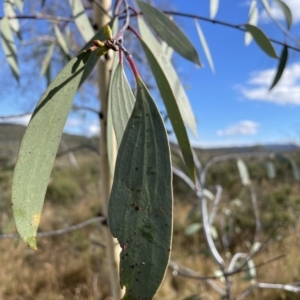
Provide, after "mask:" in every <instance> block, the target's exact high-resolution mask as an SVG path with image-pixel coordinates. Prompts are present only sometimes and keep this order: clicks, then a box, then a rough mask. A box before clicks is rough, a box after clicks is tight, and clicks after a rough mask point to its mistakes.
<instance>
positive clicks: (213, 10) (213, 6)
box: [210, 0, 219, 19]
mask: <svg viewBox="0 0 300 300" xmlns="http://www.w3.org/2000/svg"><path fill="white" fill-rule="evenodd" d="M218 8H219V0H210V18H211V19H214V18H215V16H216V14H217V12H218Z"/></svg>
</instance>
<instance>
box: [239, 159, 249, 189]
mask: <svg viewBox="0 0 300 300" xmlns="http://www.w3.org/2000/svg"><path fill="white" fill-rule="evenodd" d="M237 166H238V169H239V173H240V177H241V180H242V183H243V185H245V186H247V185H249V184H250V178H249V173H248V169H247V166H246V164H245V163H244V162H243V161H242V160H241V159H238V161H237Z"/></svg>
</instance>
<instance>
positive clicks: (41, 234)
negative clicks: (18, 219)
mask: <svg viewBox="0 0 300 300" xmlns="http://www.w3.org/2000/svg"><path fill="white" fill-rule="evenodd" d="M105 220H106V218H105V217H96V218H92V219H89V220H86V221H84V222H82V223H79V224H77V225H73V226H69V227H66V228H62V229H58V230H52V231H46V232H38V233H37V234H36V236H37V237H49V236H54V235H61V234H65V233H69V232H72V231H75V230H78V229H81V228H83V227H86V226H88V225H91V224H93V223H98V224H101V222H104V221H105ZM19 237H20V236H19V234H18V233H13V234H1V235H0V239H14V238H19Z"/></svg>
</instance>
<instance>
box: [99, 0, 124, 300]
mask: <svg viewBox="0 0 300 300" xmlns="http://www.w3.org/2000/svg"><path fill="white" fill-rule="evenodd" d="M98 1H99V2H101V3H102V5H103V7H104V8H105V9H106V10H107V11H109V9H110V7H111V0H98ZM109 21H110V19H109V17H108V16H107V15H106V14H105V13H103V11H102V10H101V9H100V8H99V6H97V5H95V4H94V23H95V24H96V25H97V27H98V29H100V28H102V27H103V26H104V25H105V24H107V23H108V22H109ZM111 68H112V59H110V60H108V61H104V60H100V61H99V63H98V86H99V100H100V105H101V113H102V114H101V119H100V128H101V133H100V154H101V163H100V176H101V177H100V188H101V190H100V194H101V206H102V212H103V214H104V215H105V216H106V217H107V207H108V200H109V195H110V190H111V185H112V178H111V175H110V169H109V162H108V152H107V108H108V90H109V81H110V74H111ZM103 227H104V228H103V230H104V236H105V243H106V261H107V271H108V273H109V282H110V289H111V294H112V296H113V299H114V300H119V299H120V298H121V295H122V293H121V289H120V284H119V253H120V247H119V245H118V243H117V241H116V240H115V239H114V238H113V237H112V235H111V233H110V230H109V228H108V227H107V226H103Z"/></svg>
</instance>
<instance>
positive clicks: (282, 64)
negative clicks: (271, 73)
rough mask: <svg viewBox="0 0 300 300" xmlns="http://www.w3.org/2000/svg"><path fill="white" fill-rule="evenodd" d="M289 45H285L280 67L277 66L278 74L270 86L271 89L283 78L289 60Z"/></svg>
mask: <svg viewBox="0 0 300 300" xmlns="http://www.w3.org/2000/svg"><path fill="white" fill-rule="evenodd" d="M288 51H289V49H288V47H287V46H286V45H285V46H284V47H283V50H282V52H281V55H280V61H279V64H278V68H277V72H276V75H275V77H274V79H273V82H272V84H271V86H270V90H271V89H272V88H273V87H274V86H275V85H276V84H277V82H278V81H279V79H280V78H281V76H282V74H283V71H284V69H285V65H286V62H287V60H288Z"/></svg>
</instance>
